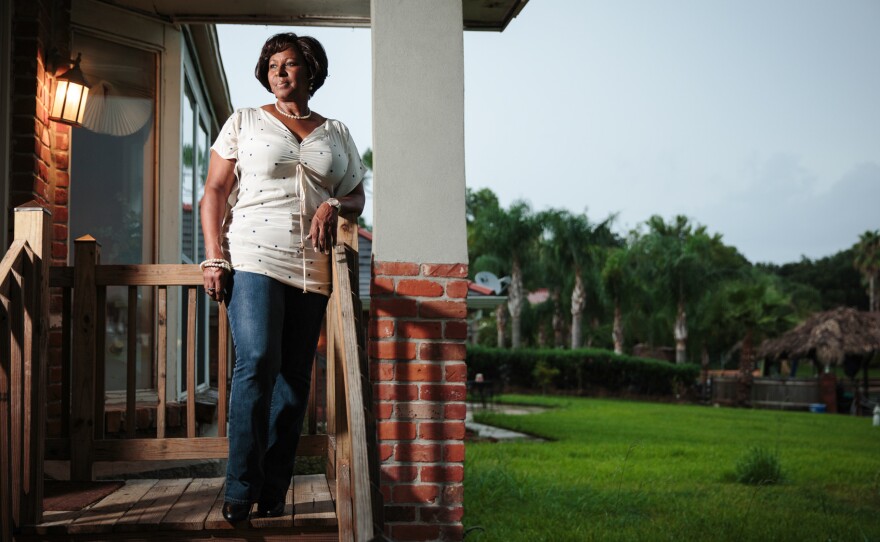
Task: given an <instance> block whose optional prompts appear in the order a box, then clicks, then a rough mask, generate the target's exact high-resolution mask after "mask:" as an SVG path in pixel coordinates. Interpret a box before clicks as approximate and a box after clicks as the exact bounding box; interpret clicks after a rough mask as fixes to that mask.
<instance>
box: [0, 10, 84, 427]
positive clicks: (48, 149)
mask: <svg viewBox="0 0 880 542" xmlns="http://www.w3.org/2000/svg"><path fill="white" fill-rule="evenodd" d="M12 1H13V5H12V34H13V39H12V62H13V78H12V83H13V84H12V92H13V96H12V132H11V153H12V155H11V160H10V176H9V177H10V180H9V203H10V207H16V206H18V205H21V204H23V203H25V202H28V201H30V200H36V201H37V202H38V203H40V205H43V206H44V207H46V208H47V209H49V210H50V211H51V213H52V243H51V251H49V252H48V254H49V255H50V257H51V265H65V264H66V263H67V242H68V235H67V226H68V220H67V219H68V213H67V211H68V207H67V205H68V187H69V183H70V177H69V172H68V168H69V163H70V155H69V153H70V127H68V126H66V125H63V124H57V123H54V122H52V121H50V120H49V108H50V106H51V100H52V97H51V92H52V90H53V81H52V78H51V77H50V75H51V74H50V72H49V71H48V70H49V66H48V64H49V56H50V55H49V51H50V49H51V48H53V47H54V48H57V49H58V53H59V58H60V59H67V58H69V56H70V53H69V43H70V0H12ZM61 304H62V303H61V296H60V295H59V294H58V292H55V291H53V292H52V293H51V294H50V306H49V314H50V322H49V325H50V331H49V366H48V368H49V374H48V382H49V389H48V394H47V400H48V408H47V424H48V430H47V433H48V436H50V437H55V436H60V433H61V400H60V399H61V361H60V360H61V333H60V313H61Z"/></svg>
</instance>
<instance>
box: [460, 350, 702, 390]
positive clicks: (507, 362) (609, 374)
mask: <svg viewBox="0 0 880 542" xmlns="http://www.w3.org/2000/svg"><path fill="white" fill-rule="evenodd" d="M467 362H468V373H469V375H470V377H471V378H473V377H474V375H475V374H476V373H483V374H484V375H485V376H486V378H487V379H491V380H495V381H498V382H504V383H505V384H510V385H513V386H517V387H520V388H534V387H535V385H536V384H537V383H536V381H535V380H536V376H537V374H536V369H537V368H538V365H539V363H542V364H543V366H544V368H542V369H540V372H541V373H547V372H548V371H550V372H551V373H554V374H552V375H549V380H550V382H548V383H552V384H553V386H554V387H555V388H557V389H559V390H568V391H578V392H580V391H583V390H584V389H586V388H591V387H595V388H603V389H606V390H609V391H612V392H617V391H628V392H632V393H638V394H646V395H671V394H673V393H674V390H676V389H680V388H681V387H685V388H689V387H690V386H691V385H692V384H693V383H694V381H695V380H696V379H697V377H698V376H699V374H700V368H699V367H698V366H697V365H693V364H680V365H677V364H672V363H669V362H667V361H660V360H654V359H646V358H637V357H634V356H626V355H620V354H615V353H614V352H612V351H610V350H603V349H599V348H581V349H578V350H554V349H532V348H522V349H517V350H508V349H503V348H489V347H483V346H468V351H467ZM554 370H555V372H554ZM540 384H543V383H540Z"/></svg>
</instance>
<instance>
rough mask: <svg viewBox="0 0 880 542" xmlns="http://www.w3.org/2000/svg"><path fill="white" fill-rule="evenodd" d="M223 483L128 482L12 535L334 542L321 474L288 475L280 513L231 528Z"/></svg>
mask: <svg viewBox="0 0 880 542" xmlns="http://www.w3.org/2000/svg"><path fill="white" fill-rule="evenodd" d="M224 485H225V479H224V478H178V479H168V480H128V481H126V482H125V485H123V486H122V487H120V488H119V489H117V490H116V491H114V492H113V493H111V494H109V495H107V496H106V497H104V498H103V499H101V500H99V501H98V502H96V503H94V504H92V505H89V506H87V507H86V508H84V509H82V510H75V511H46V512H44V513H43V522H42V523H40V524H39V525H32V526H26V527H25V528H24V529H22V533H21V535H18V536H16V537H15V539H16V540H22V541H24V540H62V539H63V540H95V539H96V537H95V535H97V534H100V535H101V536H100V539H101V540H157V539H160V538H161V539H164V540H169V541H171V540H194V539H202V540H204V539H211V538H223V539H234V540H261V541H267V540H314V541H323V540H337V520H336V506H335V502H334V493H335V492H332V491H331V484H329V483H328V481H327V478H326V477H325V476H324V475H323V474H313V475H305V476H296V477H295V478H294V483H293V488H292V489H289V490H288V491H287V506H286V508H285V515H283V516H281V517H277V518H252V519H249V520H247V521H243V522H241V523H240V524H236V525H234V526H233V525H230V524H229V523H227V522H226V520H225V519H223V515H222V512H221V508H222V506H223V496H224ZM334 489H335V488H334ZM294 504H295V506H296V508H295V510H296V515H294V514H293V512H294Z"/></svg>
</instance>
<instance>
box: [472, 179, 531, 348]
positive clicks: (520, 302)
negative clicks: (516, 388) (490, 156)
mask: <svg viewBox="0 0 880 542" xmlns="http://www.w3.org/2000/svg"><path fill="white" fill-rule="evenodd" d="M468 219H469V226H470V227H469V232H468V249H469V250H472V251H473V253H475V254H485V255H492V256H495V257H497V258H498V259H499V260H501V261H503V262H505V263H507V264H508V265H509V269H510V285H509V286H508V287H507V308H508V310H509V311H510V317H511V322H510V324H511V330H510V331H511V346H512V347H513V348H519V347H520V345H521V344H522V338H521V322H522V310H523V306H524V304H525V302H526V296H525V290H524V286H523V266H524V264H525V263H526V262H527V261H528V260H529V258H530V257H531V255H532V254H533V252H534V249H535V243H536V241H537V238H538V236H539V235H540V233H541V224H540V222H538V220H537V219H536V217H535V215H534V214H533V213H532V210H531V208H530V207H529V204H528V203H526V202H524V201H515V202H514V203H513V204H511V206H510V208H509V209H508V210H506V211H505V210H504V209H502V208H501V206H500V205H499V204H498V198H497V197H496V196H495V194H493V193H492V191H491V190H489V189H483V190H480V191H479V192H475V193H474V192H469V193H468Z"/></svg>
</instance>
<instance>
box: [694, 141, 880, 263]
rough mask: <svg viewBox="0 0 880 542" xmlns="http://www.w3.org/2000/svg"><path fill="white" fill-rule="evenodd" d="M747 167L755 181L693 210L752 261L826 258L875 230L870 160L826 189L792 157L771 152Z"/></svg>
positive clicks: (878, 184)
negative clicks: (866, 231) (712, 202)
mask: <svg viewBox="0 0 880 542" xmlns="http://www.w3.org/2000/svg"><path fill="white" fill-rule="evenodd" d="M752 166H753V167H752V168H751V169H752V171H754V172H755V177H754V181H753V182H751V183H748V184H747V189H746V190H743V191H740V192H738V193H735V194H732V195H731V196H730V197H729V198H728V199H726V200H725V201H720V202H717V203H714V204H712V205H709V206H706V207H704V208H702V209H699V210H697V211H695V213H694V218H695V219H696V220H697V221H698V222H700V223H703V224H706V225H707V226H708V227H709V229H710V230H711V231H717V232H720V233H722V234H723V235H724V239H725V242H726V243H728V244H731V245H734V246H736V247H737V248H738V249H739V250H740V251H741V252H742V253H743V254H744V255H745V256H746V257H747V258H748V259H749V260H751V261H753V262H757V261H762V262H775V263H784V262H790V261H796V260H799V259H800V258H801V256H807V257H809V258H820V257H823V256H828V255H831V254H833V253H835V252H837V251H839V250H843V249H845V248H848V247H850V246H851V245H852V244H853V243H855V242H856V241H857V239H858V236H859V234H860V233H862V232H864V231H865V230H869V229H871V230H873V229H878V228H880V212H878V209H877V203H878V202H880V164H877V163H876V162H865V163H862V164H857V165H855V166H853V167H852V168H851V169H850V170H849V171H848V172H847V173H845V174H844V175H842V176H841V177H840V179H838V180H837V181H836V182H835V183H833V184H832V185H831V187H830V188H828V189H826V190H821V189H820V188H819V183H818V181H817V177H816V175H814V174H813V173H812V172H810V171H809V170H808V169H806V168H805V167H804V166H803V165H802V163H801V160H800V159H798V158H797V157H796V156H793V155H788V154H776V155H773V156H771V157H770V158H768V159H767V160H764V161H763V162H761V163H759V164H757V165H755V164H752ZM747 169H748V168H747ZM804 247H809V249H808V251H806V252H805V251H804Z"/></svg>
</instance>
